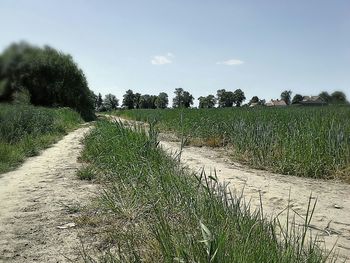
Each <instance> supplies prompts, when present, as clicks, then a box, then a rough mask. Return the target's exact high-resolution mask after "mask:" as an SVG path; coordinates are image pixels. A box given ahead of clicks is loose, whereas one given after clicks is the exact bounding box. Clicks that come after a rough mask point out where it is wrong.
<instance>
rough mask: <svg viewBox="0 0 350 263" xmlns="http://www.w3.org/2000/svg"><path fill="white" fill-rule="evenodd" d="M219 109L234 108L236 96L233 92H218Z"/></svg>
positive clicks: (223, 90) (221, 90) (222, 90)
mask: <svg viewBox="0 0 350 263" xmlns="http://www.w3.org/2000/svg"><path fill="white" fill-rule="evenodd" d="M216 96H217V101H218V106H219V108H226V107H232V106H233V103H234V95H233V92H232V91H226V90H225V89H220V90H218V91H217V92H216Z"/></svg>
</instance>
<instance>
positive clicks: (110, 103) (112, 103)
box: [103, 94, 119, 111]
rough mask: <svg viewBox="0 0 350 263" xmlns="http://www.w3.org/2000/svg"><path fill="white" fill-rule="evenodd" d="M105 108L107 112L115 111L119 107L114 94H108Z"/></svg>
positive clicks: (104, 102)
mask: <svg viewBox="0 0 350 263" xmlns="http://www.w3.org/2000/svg"><path fill="white" fill-rule="evenodd" d="M103 106H104V108H105V109H106V110H107V111H111V110H115V109H117V107H118V106H119V100H118V99H117V98H116V96H114V95H113V94H107V95H106V96H105V99H104V101H103Z"/></svg>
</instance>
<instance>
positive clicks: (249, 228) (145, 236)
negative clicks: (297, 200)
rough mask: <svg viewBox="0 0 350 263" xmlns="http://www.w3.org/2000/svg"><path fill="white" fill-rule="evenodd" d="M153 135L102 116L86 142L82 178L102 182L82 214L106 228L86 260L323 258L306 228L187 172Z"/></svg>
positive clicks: (211, 180) (209, 179) (210, 178)
mask: <svg viewBox="0 0 350 263" xmlns="http://www.w3.org/2000/svg"><path fill="white" fill-rule="evenodd" d="M156 135H157V132H155V130H154V129H153V128H152V126H151V127H150V131H149V134H148V135H147V134H146V133H145V131H143V130H142V129H141V128H139V130H138V132H135V131H131V130H130V129H127V128H125V127H124V126H123V124H120V123H117V124H113V123H110V122H107V121H100V122H99V123H97V126H96V129H94V130H93V131H92V132H91V134H90V135H88V136H87V138H86V139H85V149H84V151H83V153H82V159H83V160H85V161H86V162H87V163H88V164H89V166H88V168H87V167H85V168H84V170H83V172H82V173H80V176H81V177H83V178H85V177H88V178H96V179H98V180H99V181H100V182H102V185H104V192H103V194H102V195H101V196H100V199H99V204H98V209H97V211H96V210H95V211H94V213H93V214H91V215H86V216H85V217H82V218H81V219H80V222H81V223H85V224H90V225H91V226H93V229H99V227H100V228H101V229H103V231H102V232H100V234H101V237H102V238H103V242H101V243H102V244H103V245H101V247H100V248H101V249H102V250H103V251H104V253H102V255H101V256H100V257H98V258H96V257H95V258H93V257H91V255H87V254H88V253H87V254H86V255H85V260H86V262H212V263H215V262H247V263H248V262H249V263H251V262H286V263H287V262H288V263H290V262H310V263H311V262H324V261H325V257H324V256H323V254H322V252H321V251H320V250H319V248H318V247H317V246H316V242H315V241H314V240H313V241H310V240H308V238H307V235H306V227H305V228H304V230H303V231H301V232H299V231H298V229H296V228H295V227H291V228H287V229H284V228H283V229H282V228H279V227H278V224H277V221H278V220H275V221H274V222H270V221H268V220H266V219H263V218H262V215H261V214H260V212H258V211H257V212H251V211H250V210H249V207H248V206H247V205H245V203H244V202H243V201H242V199H241V198H240V197H237V196H233V195H232V194H231V193H230V192H229V191H228V190H227V189H226V188H225V187H224V186H222V185H220V184H219V183H218V182H217V180H216V179H215V178H214V177H213V176H206V175H205V174H201V175H194V174H190V173H189V171H187V170H185V169H183V168H182V167H181V166H180V165H179V163H178V162H176V161H175V160H174V159H172V158H170V157H168V156H167V155H166V154H165V153H164V152H163V151H162V150H161V149H159V148H158V147H157V140H156ZM91 173H93V175H91ZM82 174H83V175H84V176H82ZM85 174H88V176H85ZM311 210H312V209H309V211H310V214H312V213H311V212H312V211H311ZM310 214H309V216H308V217H307V218H306V219H305V224H306V225H307V224H309V220H310Z"/></svg>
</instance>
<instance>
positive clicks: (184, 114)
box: [113, 106, 350, 180]
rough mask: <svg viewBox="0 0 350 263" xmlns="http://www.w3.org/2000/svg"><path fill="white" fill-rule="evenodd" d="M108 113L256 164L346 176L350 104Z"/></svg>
mask: <svg viewBox="0 0 350 263" xmlns="http://www.w3.org/2000/svg"><path fill="white" fill-rule="evenodd" d="M113 114H116V115H119V116H122V117H125V118H128V119H133V120H137V121H148V122H157V127H158V128H159V129H160V130H162V131H170V132H175V133H176V134H177V135H179V136H181V137H182V138H186V140H187V143H189V144H192V145H197V146H201V145H206V146H213V147H219V146H226V147H228V151H229V153H230V154H231V155H232V157H233V159H234V160H237V161H240V162H242V163H245V164H249V165H250V166H253V167H255V168H260V169H268V170H270V171H273V172H278V173H283V174H291V175H298V176H305V177H313V178H324V179H328V178H335V177H337V178H342V179H344V180H348V179H349V171H350V107H346V106H343V107H342V106H329V107H316V108H314V107H312V108H311V107H287V108H253V109H251V108H222V109H168V110H129V111H117V112H115V113H113Z"/></svg>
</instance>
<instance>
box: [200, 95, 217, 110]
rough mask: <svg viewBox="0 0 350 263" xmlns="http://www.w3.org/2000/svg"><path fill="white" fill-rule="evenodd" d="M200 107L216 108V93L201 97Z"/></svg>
mask: <svg viewBox="0 0 350 263" xmlns="http://www.w3.org/2000/svg"><path fill="white" fill-rule="evenodd" d="M198 100H199V106H198V107H199V108H214V107H215V104H216V98H215V96H214V95H208V96H206V97H203V96H201V97H199V98H198Z"/></svg>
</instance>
